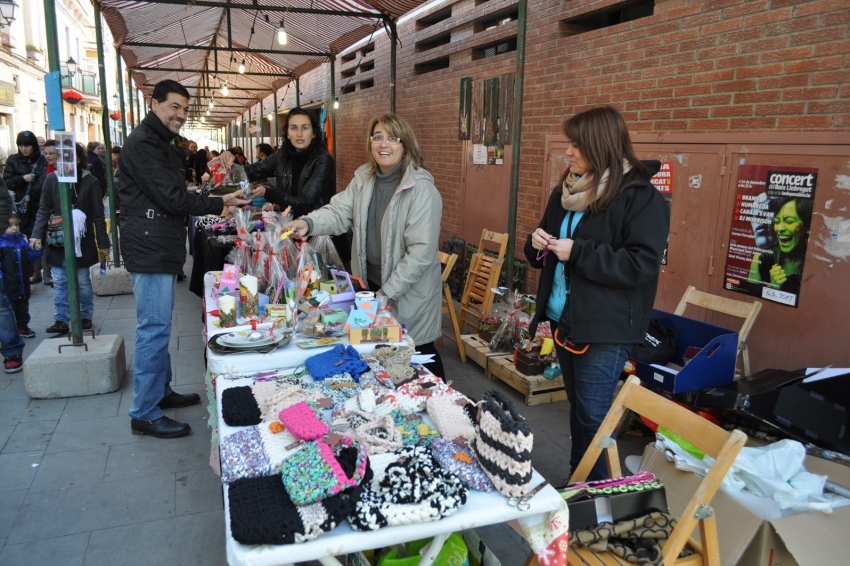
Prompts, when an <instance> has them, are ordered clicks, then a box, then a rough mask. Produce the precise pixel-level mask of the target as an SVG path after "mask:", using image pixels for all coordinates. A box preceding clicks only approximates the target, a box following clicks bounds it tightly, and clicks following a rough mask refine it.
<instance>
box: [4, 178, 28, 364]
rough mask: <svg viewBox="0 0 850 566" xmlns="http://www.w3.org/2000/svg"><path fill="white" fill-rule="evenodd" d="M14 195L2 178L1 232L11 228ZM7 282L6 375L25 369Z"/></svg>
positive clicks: (5, 308)
mask: <svg viewBox="0 0 850 566" xmlns="http://www.w3.org/2000/svg"><path fill="white" fill-rule="evenodd" d="M12 209H13V201H12V194H11V193H10V192H9V189H8V188H7V187H6V181H5V180H4V179H3V178H0V230H2V231H3V232H5V231H6V229H7V228H8V227H9V219H10V218H11V217H12ZM6 285H7V283H6V281H5V278H4V277H3V276H2V275H0V354H2V355H3V370H4V371H5V372H6V373H17V372H19V371H21V370H22V369H24V356H23V354H24V339H23V338H21V335H20V334H19V333H18V327H17V324H16V323H15V312H14V310H12V304H11V303H10V302H9V298H8V297H7V296H6Z"/></svg>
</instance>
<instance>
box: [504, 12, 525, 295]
mask: <svg viewBox="0 0 850 566" xmlns="http://www.w3.org/2000/svg"><path fill="white" fill-rule="evenodd" d="M517 4H518V8H519V13H518V15H517V35H516V71H515V76H514V109H513V114H514V115H513V131H512V132H511V134H512V136H511V151H512V153H511V193H510V200H509V201H508V249H507V251H506V252H505V261H506V262H507V265H506V266H505V281H506V284H507V287H509V288H510V289H513V287H514V255H515V253H516V211H517V201H518V200H519V161H520V154H521V153H522V150H521V148H520V145H521V142H522V93H523V83H524V82H525V28H526V20H527V17H528V0H519V1H518V2H517Z"/></svg>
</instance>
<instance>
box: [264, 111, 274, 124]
mask: <svg viewBox="0 0 850 566" xmlns="http://www.w3.org/2000/svg"><path fill="white" fill-rule="evenodd" d="M273 118H274V114H272V113H271V112H269V113H268V115H267V116H266V119H267V120H268V121H269V122H271V121H272V119H273Z"/></svg>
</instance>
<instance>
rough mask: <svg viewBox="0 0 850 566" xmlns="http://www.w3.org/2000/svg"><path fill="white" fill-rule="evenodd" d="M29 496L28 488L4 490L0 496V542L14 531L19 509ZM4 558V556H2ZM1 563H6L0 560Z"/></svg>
mask: <svg viewBox="0 0 850 566" xmlns="http://www.w3.org/2000/svg"><path fill="white" fill-rule="evenodd" d="M26 497H27V490H26V489H17V490H15V491H4V492H3V496H2V497H0V544H2V543H4V542H5V541H6V537H8V536H9V533H10V532H11V531H12V525H13V524H15V519H16V518H17V516H18V510H20V508H21V505H23V504H24V499H26ZM0 558H2V556H0ZM0 564H4V562H3V561H2V560H0Z"/></svg>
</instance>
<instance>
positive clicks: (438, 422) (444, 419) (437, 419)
mask: <svg viewBox="0 0 850 566" xmlns="http://www.w3.org/2000/svg"><path fill="white" fill-rule="evenodd" d="M471 403H472V401H470V400H469V399H468V398H467V397H466V396H465V395H462V394H460V393H456V394H447V395H434V396H432V397H431V398H429V399H428V400H427V401H426V402H425V407H426V408H427V409H428V416H429V417H431V420H432V421H434V426H435V427H437V430H439V431H440V434H441V435H442V436H443V438H446V439H448V440H455V439H456V438H463V439H464V440H465V441H467V442H469V441H470V440H472V439H473V438H475V426H474V425H473V424H472V421H471V420H470V419H469V415H468V414H467V412H466V411H465V410H464V408H463V407H464V405H469V404H471Z"/></svg>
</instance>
